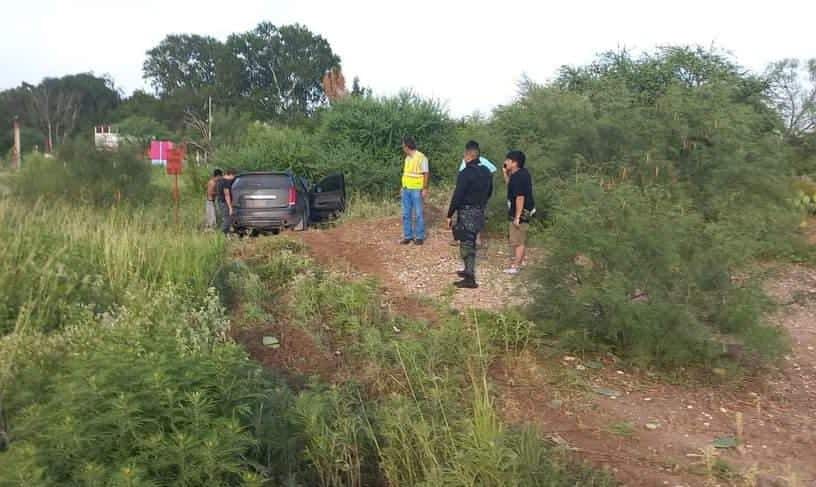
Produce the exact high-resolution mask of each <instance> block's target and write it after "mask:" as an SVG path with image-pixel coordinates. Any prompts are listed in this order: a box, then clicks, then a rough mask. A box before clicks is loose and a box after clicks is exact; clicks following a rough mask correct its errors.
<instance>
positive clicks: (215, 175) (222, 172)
mask: <svg viewBox="0 0 816 487" xmlns="http://www.w3.org/2000/svg"><path fill="white" fill-rule="evenodd" d="M223 175H224V171H222V170H220V169H216V170H215V171H213V176H214V177H218V176H223Z"/></svg>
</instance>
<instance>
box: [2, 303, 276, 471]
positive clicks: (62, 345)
mask: <svg viewBox="0 0 816 487" xmlns="http://www.w3.org/2000/svg"><path fill="white" fill-rule="evenodd" d="M183 296H184V293H181V294H178V293H176V292H174V291H173V290H172V288H166V290H165V291H162V292H160V293H158V294H156V295H155V296H154V297H153V298H147V299H146V300H145V296H140V297H139V299H138V300H136V299H134V300H133V302H130V303H128V307H127V308H122V309H120V310H119V311H118V312H116V313H114V314H112V315H109V317H108V318H107V319H105V320H94V321H88V322H86V323H85V324H84V326H81V327H77V328H73V329H70V330H67V331H65V332H62V333H60V334H58V335H55V336H53V337H46V336H43V335H39V334H34V335H28V336H25V335H23V336H17V337H16V338H17V342H16V343H15V344H14V345H15V347H14V349H12V350H13V351H12V355H6V357H11V356H13V357H16V360H15V362H14V363H13V364H12V365H13V366H14V369H15V370H16V371H17V373H16V374H15V377H14V380H12V381H10V382H8V383H6V384H0V386H4V389H5V387H10V390H8V391H7V392H8V394H7V395H6V397H7V398H9V402H8V403H7V404H6V405H5V406H6V410H7V412H8V415H9V418H10V424H11V428H10V435H11V438H12V444H11V448H10V450H9V451H8V452H6V453H3V454H0V478H3V479H5V480H6V481H11V482H17V483H19V484H23V485H66V484H77V483H82V484H87V485H151V484H154V483H167V482H170V483H175V484H179V485H203V484H220V485H226V484H238V483H245V484H249V485H252V484H253V482H252V480H253V479H255V481H254V484H255V485H260V478H261V477H262V476H261V475H259V474H258V473H257V472H256V470H255V469H254V468H253V467H252V466H251V465H250V463H249V462H248V460H247V457H248V455H249V454H250V453H251V452H252V450H253V448H254V445H255V441H254V439H253V437H252V434H251V431H249V430H248V429H247V428H246V425H247V424H248V423H249V421H248V419H249V417H250V415H251V414H252V412H253V410H254V409H256V408H255V407H254V405H256V404H259V402H261V401H262V398H261V397H260V396H258V395H257V392H258V391H260V390H262V389H264V388H265V387H266V385H265V384H264V382H263V378H262V376H261V375H260V370H259V369H258V367H257V365H253V364H252V363H250V362H248V361H247V360H246V356H245V354H244V352H243V351H241V350H240V349H239V348H238V347H236V346H234V345H230V344H227V343H225V342H224V340H225V336H226V334H225V332H226V326H227V324H228V321H227V320H226V319H225V318H224V315H223V309H222V308H221V307H220V305H219V304H218V301H217V297H216V296H214V295H211V296H210V298H209V301H208V304H205V305H204V306H202V307H201V308H195V307H193V306H189V305H186V304H185V300H184V299H183ZM11 344H12V342H9V341H7V342H6V345H11ZM9 351H10V350H8V349H6V350H4V352H6V353H7V352H9ZM5 365H7V364H4V366H5ZM4 392H5V391H4Z"/></svg>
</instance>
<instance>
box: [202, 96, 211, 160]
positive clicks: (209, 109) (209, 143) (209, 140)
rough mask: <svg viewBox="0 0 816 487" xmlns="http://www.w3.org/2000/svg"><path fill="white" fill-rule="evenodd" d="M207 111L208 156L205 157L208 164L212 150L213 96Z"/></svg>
mask: <svg viewBox="0 0 816 487" xmlns="http://www.w3.org/2000/svg"><path fill="white" fill-rule="evenodd" d="M208 106H209V108H208V111H207V154H205V156H204V163H205V164H206V163H207V159H208V158H209V157H208V156H209V152H210V151H211V150H212V96H210V97H209V102H208Z"/></svg>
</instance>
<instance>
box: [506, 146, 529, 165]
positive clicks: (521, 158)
mask: <svg viewBox="0 0 816 487" xmlns="http://www.w3.org/2000/svg"><path fill="white" fill-rule="evenodd" d="M505 159H510V160H511V161H515V163H516V164H518V166H519V167H524V163H525V162H527V156H525V155H524V152H521V151H520V150H511V151H510V152H508V153H507V156H506V157H505Z"/></svg>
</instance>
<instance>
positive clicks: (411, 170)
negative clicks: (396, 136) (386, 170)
mask: <svg viewBox="0 0 816 487" xmlns="http://www.w3.org/2000/svg"><path fill="white" fill-rule="evenodd" d="M426 172H428V158H427V157H425V154H423V153H422V152H419V151H416V152H414V155H413V156H408V157H406V158H405V166H404V167H403V169H402V187H403V188H405V189H422V188H423V187H424V186H425V173H426Z"/></svg>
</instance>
